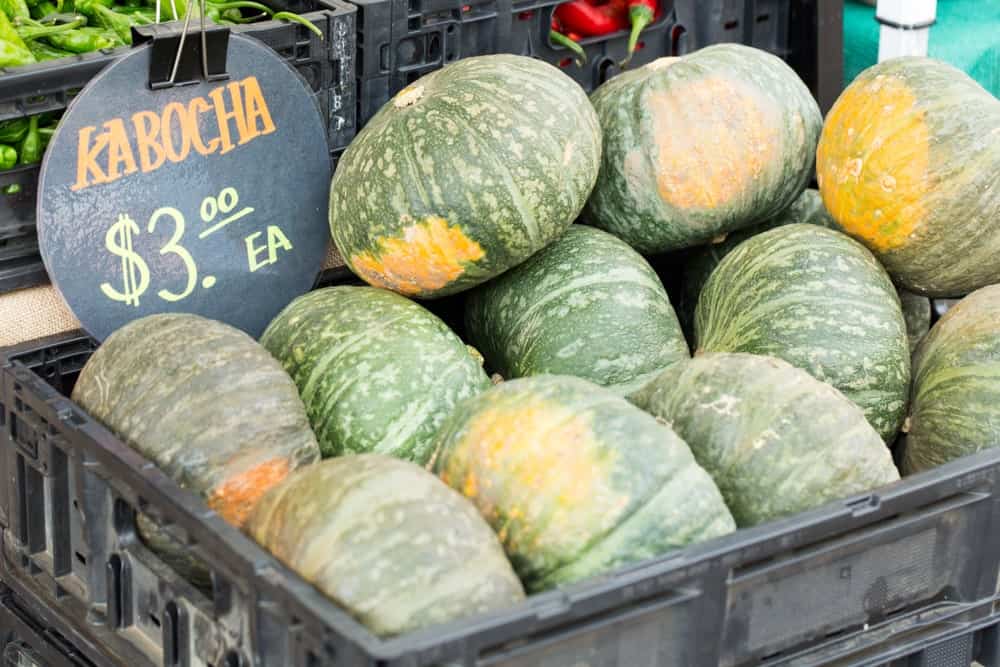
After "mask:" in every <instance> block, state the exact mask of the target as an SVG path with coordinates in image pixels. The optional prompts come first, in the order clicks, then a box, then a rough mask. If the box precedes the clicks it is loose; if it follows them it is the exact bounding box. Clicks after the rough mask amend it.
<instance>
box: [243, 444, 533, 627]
mask: <svg viewBox="0 0 1000 667" xmlns="http://www.w3.org/2000/svg"><path fill="white" fill-rule="evenodd" d="M247 532H248V533H249V534H250V535H251V536H252V537H253V538H254V539H255V540H257V542H259V543H260V544H261V545H262V546H264V547H265V548H266V549H268V550H269V551H271V552H272V553H273V554H274V555H275V556H276V557H277V558H278V560H280V561H282V562H283V563H285V564H286V565H288V566H289V567H290V568H291V569H292V570H294V571H296V572H297V573H298V574H299V575H300V576H301V577H302V578H303V579H305V580H306V581H308V582H310V583H312V584H314V585H315V586H316V587H317V588H319V589H320V590H321V591H322V592H323V593H325V594H326V595H328V596H329V597H330V598H332V599H333V600H334V601H335V602H337V603H338V604H339V605H341V606H342V607H344V608H345V609H346V610H347V611H348V612H349V613H351V614H352V615H353V616H355V617H356V618H357V619H358V620H359V621H360V622H361V623H362V624H364V625H365V626H366V627H368V628H369V629H370V630H371V631H372V632H373V633H375V634H377V635H379V636H382V637H390V636H394V635H400V634H405V633H407V632H412V631H414V630H419V629H421V628H425V627H429V626H432V625H436V624H438V623H444V622H447V621H451V620H455V619H459V618H463V617H465V616H470V615H474V614H478V613H485V612H488V611H492V610H496V609H502V608H504V607H507V606H510V605H513V604H516V603H517V602H519V601H521V600H522V599H523V598H524V590H523V588H522V587H521V582H520V581H518V579H517V576H516V575H515V574H514V571H513V570H512V569H511V566H510V563H509V562H508V561H507V558H506V557H505V556H504V553H503V549H502V548H501V547H500V544H499V542H498V541H497V537H496V535H495V534H494V533H493V531H492V530H490V527H489V526H488V525H486V522H485V521H484V520H483V518H482V517H481V516H480V515H479V513H478V512H477V511H476V509H475V508H474V507H473V506H472V505H471V504H470V503H469V502H468V501H466V500H465V499H464V498H463V497H462V496H461V494H459V493H456V492H455V491H453V490H452V489H450V488H448V486H447V485H445V484H443V483H442V482H441V480H439V479H437V478H436V477H435V476H434V475H432V474H431V473H429V472H427V471H425V470H423V469H421V468H420V467H418V466H417V465H414V464H412V463H409V462H406V461H401V460H398V459H394V458H390V457H386V456H381V455H378V454H362V455H358V456H344V457H339V458H336V459H330V460H327V461H323V462H321V463H318V464H316V465H314V466H310V467H309V468H306V469H303V470H301V471H299V472H298V473H297V474H295V475H293V476H291V477H289V478H288V480H286V482H285V483H284V484H282V485H281V486H279V487H277V488H275V489H273V490H272V491H271V492H270V493H269V494H268V495H266V496H265V497H264V498H263V499H261V502H260V503H259V504H258V506H257V508H256V510H255V512H254V514H253V515H252V516H251V517H250V520H249V521H248V523H247Z"/></svg>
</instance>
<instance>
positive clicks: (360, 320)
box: [261, 286, 491, 464]
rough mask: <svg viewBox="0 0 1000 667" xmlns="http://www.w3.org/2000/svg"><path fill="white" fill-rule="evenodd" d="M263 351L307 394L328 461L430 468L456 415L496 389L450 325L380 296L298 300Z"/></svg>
mask: <svg viewBox="0 0 1000 667" xmlns="http://www.w3.org/2000/svg"><path fill="white" fill-rule="evenodd" d="M261 344H262V345H263V346H264V347H265V348H267V350H268V351H269V352H271V354H273V355H274V356H275V358H277V359H278V360H279V361H280V362H281V364H282V365H283V366H284V368H285V370H286V371H287V372H288V374H289V375H291V377H292V379H293V380H294V381H295V384H296V385H297V386H298V388H299V393H300V395H301V396H302V400H303V402H304V403H305V406H306V412H307V413H308V415H309V420H310V422H311V423H312V426H313V430H314V431H315V433H316V437H317V439H318V440H319V444H320V449H321V450H322V452H323V455H324V456H339V455H342V454H359V453H365V452H377V453H381V454H391V455H393V456H397V457H399V458H403V459H407V460H410V461H414V462H416V463H420V464H423V463H425V462H426V461H427V459H428V458H429V457H430V455H431V452H432V451H433V450H432V447H433V444H432V440H433V437H434V434H435V433H436V432H437V429H438V428H439V427H440V426H441V424H442V423H443V422H444V420H445V418H446V417H447V416H448V414H449V413H450V412H451V411H452V410H453V409H454V407H455V406H456V405H457V404H458V403H459V402H461V401H462V400H464V399H467V398H469V397H471V396H474V395H475V394H477V393H479V392H481V391H484V390H485V389H487V388H489V387H490V386H491V383H490V380H489V378H488V377H487V376H486V373H485V371H483V369H482V367H480V365H479V363H478V362H477V361H476V359H475V358H474V357H473V356H472V355H471V354H470V353H469V350H468V348H467V347H466V346H465V344H464V343H463V342H462V341H461V340H460V339H459V338H458V336H456V335H455V334H454V333H453V332H452V331H451V330H450V329H449V328H448V327H447V326H446V325H445V324H444V322H442V321H441V320H439V319H438V318H437V317H435V316H434V315H432V314H431V313H430V312H428V311H427V310H425V309H424V308H423V307H422V306H420V305H419V304H417V303H414V302H413V301H410V300H409V299H407V298H405V297H402V296H400V295H398V294H394V293H393V292H389V291H387V290H383V289H377V288H374V287H353V286H338V287H328V288H325V289H320V290H315V291H313V292H310V293H308V294H305V295H303V296H301V297H299V298H298V299H296V300H295V301H293V302H292V303H291V304H289V305H288V306H287V307H286V308H285V309H284V310H283V311H282V312H281V313H279V314H278V316H277V317H276V318H275V319H274V320H273V321H272V322H271V324H270V325H268V327H267V330H266V331H265V332H264V335H263V336H262V337H261Z"/></svg>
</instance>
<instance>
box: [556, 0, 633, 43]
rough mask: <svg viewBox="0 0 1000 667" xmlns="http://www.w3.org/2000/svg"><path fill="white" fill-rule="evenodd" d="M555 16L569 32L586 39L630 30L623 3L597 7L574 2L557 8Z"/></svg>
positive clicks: (578, 0) (611, 3) (574, 0)
mask: <svg viewBox="0 0 1000 667" xmlns="http://www.w3.org/2000/svg"><path fill="white" fill-rule="evenodd" d="M554 16H555V17H556V18H557V19H558V20H559V23H560V24H561V25H562V26H564V27H565V28H566V29H567V30H568V31H570V32H575V33H577V34H579V35H583V36H584V37H596V36H598V35H607V34H610V33H613V32H618V31H619V30H628V26H629V23H628V16H627V14H626V13H625V11H624V8H623V6H622V3H621V2H609V3H607V4H603V5H597V4H593V3H592V2H588V0H572V2H564V3H563V4H561V5H559V6H558V7H556V11H555V14H554Z"/></svg>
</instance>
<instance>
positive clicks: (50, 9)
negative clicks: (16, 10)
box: [31, 0, 59, 20]
mask: <svg viewBox="0 0 1000 667" xmlns="http://www.w3.org/2000/svg"><path fill="white" fill-rule="evenodd" d="M58 13H59V7H58V6H57V5H56V4H54V3H52V2H49V0H43V1H42V2H39V3H38V4H37V5H35V6H34V7H32V8H31V17H32V18H33V19H36V20H39V19H44V18H45V17H46V16H52V15H53V14H58Z"/></svg>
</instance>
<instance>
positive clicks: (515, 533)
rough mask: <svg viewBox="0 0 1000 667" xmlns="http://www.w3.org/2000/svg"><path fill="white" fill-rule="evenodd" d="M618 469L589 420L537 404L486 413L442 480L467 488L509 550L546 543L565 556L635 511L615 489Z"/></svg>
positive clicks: (476, 421) (468, 432) (550, 405)
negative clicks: (626, 511) (613, 475)
mask: <svg viewBox="0 0 1000 667" xmlns="http://www.w3.org/2000/svg"><path fill="white" fill-rule="evenodd" d="M614 465H615V453H614V452H613V451H609V450H608V449H607V448H605V447H603V446H602V445H601V444H600V442H598V441H597V440H596V437H595V435H594V431H593V428H592V425H591V422H590V418H589V417H588V416H587V415H579V414H574V413H572V412H570V411H569V410H567V409H566V408H564V407H563V406H561V405H559V404H558V403H553V402H546V401H541V400H536V401H534V402H527V403H519V404H518V405H501V406H496V407H493V408H492V409H489V410H485V411H483V412H480V413H479V414H478V415H477V416H476V417H475V418H473V419H472V420H471V421H470V422H469V424H468V426H467V427H466V429H465V432H464V435H463V437H462V439H461V441H460V442H458V443H456V445H455V447H454V448H453V450H452V453H451V454H450V456H449V457H448V459H447V461H446V463H445V467H444V469H443V470H442V471H441V477H442V479H444V480H445V481H448V480H456V479H457V480H460V481H461V482H462V487H461V488H462V490H463V492H464V493H465V495H466V496H467V497H469V498H470V499H471V500H472V502H473V503H474V504H476V505H477V507H478V508H479V510H480V512H481V513H482V514H483V515H484V516H485V517H487V518H488V519H489V520H491V521H493V522H494V528H495V529H496V530H497V531H498V533H499V534H500V538H501V541H502V542H503V543H504V544H505V546H506V547H507V548H508V549H509V550H516V549H517V546H518V545H519V544H533V543H534V542H536V541H538V542H539V543H540V544H542V545H543V548H544V547H549V546H552V547H553V548H554V550H560V553H562V551H561V550H562V549H564V548H570V549H572V548H579V547H580V546H581V542H586V540H587V539H588V538H587V535H588V534H592V533H591V531H592V532H593V533H596V534H600V533H601V532H602V527H604V528H607V527H610V526H612V525H614V524H615V523H616V522H617V520H618V519H619V514H620V513H621V511H623V510H624V508H625V507H626V506H627V505H628V502H629V496H628V495H627V494H626V493H622V492H621V491H618V490H616V489H614V488H612V486H611V484H612V481H611V471H612V469H613V467H614ZM470 480H471V482H472V483H471V484H470ZM487 482H489V483H487ZM470 491H471V493H470ZM581 526H583V527H586V528H585V529H581V528H580V527H581ZM525 530H529V531H530V533H529V534H525V533H524V532H523V531H525Z"/></svg>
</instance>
